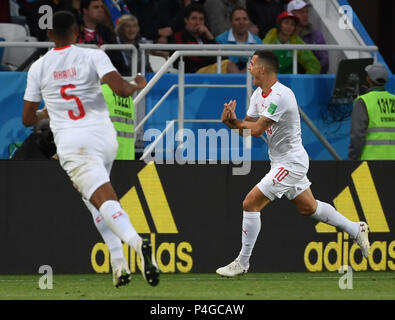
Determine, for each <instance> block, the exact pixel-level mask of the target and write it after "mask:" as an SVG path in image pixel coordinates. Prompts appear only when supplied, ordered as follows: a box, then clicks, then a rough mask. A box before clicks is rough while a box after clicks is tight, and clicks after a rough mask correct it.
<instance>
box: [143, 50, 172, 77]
mask: <svg viewBox="0 0 395 320" xmlns="http://www.w3.org/2000/svg"><path fill="white" fill-rule="evenodd" d="M148 57H149V63H150V65H151V68H152V71H153V72H158V71H159V69H160V68H161V67H162V66H163V65H164V64H165V63H166V61H167V60H166V58H164V57H160V56H155V55H152V54H150V55H148ZM167 72H170V73H177V70H176V69H174V68H172V67H170V68H169V69H167Z"/></svg>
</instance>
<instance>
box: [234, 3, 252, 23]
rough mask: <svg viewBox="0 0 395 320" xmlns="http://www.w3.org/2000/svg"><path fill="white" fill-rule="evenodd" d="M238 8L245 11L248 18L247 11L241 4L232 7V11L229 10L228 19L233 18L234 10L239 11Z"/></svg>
mask: <svg viewBox="0 0 395 320" xmlns="http://www.w3.org/2000/svg"><path fill="white" fill-rule="evenodd" d="M239 10H242V11H244V12H245V13H247V17H248V19H249V18H250V17H249V15H248V11H247V9H246V8H244V7H241V6H237V7H234V8H233V9H232V11H231V12H230V21H232V19H233V14H234V13H235V11H239Z"/></svg>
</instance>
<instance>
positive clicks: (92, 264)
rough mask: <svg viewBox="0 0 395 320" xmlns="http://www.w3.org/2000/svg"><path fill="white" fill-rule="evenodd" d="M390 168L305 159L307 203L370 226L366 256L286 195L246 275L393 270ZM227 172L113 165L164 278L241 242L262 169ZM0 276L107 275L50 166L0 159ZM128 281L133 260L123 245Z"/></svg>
mask: <svg viewBox="0 0 395 320" xmlns="http://www.w3.org/2000/svg"><path fill="white" fill-rule="evenodd" d="M393 167H394V163H393V162H392V161H369V162H351V161H342V162H336V161H312V162H311V163H310V170H309V174H308V177H309V179H310V181H311V182H312V186H311V188H312V191H313V193H314V195H315V197H316V198H317V199H319V200H321V201H325V202H328V203H330V204H332V205H334V206H335V207H336V209H337V210H338V211H340V212H341V213H342V214H343V215H345V216H346V217H348V218H349V219H351V220H353V221H366V222H367V223H368V224H369V226H370V234H369V236H370V242H371V253H372V254H371V256H370V257H369V259H366V258H363V257H362V254H361V252H360V250H359V248H358V247H357V246H356V245H355V244H354V243H353V242H352V240H351V239H349V238H348V236H347V234H344V233H342V232H339V230H336V229H335V228H334V227H331V226H328V225H325V224H323V223H317V221H316V220H313V219H311V218H308V217H303V216H301V215H300V214H299V213H298V212H297V210H296V208H295V207H294V205H293V204H292V203H291V202H290V201H288V200H287V199H286V198H285V197H284V199H281V200H276V201H274V202H273V203H271V204H270V205H269V206H268V207H266V208H265V209H264V210H263V213H262V219H261V220H262V228H261V232H260V235H259V237H258V239H257V242H256V246H255V249H254V252H253V256H252V257H251V268H250V270H249V272H273V271H284V272H287V271H299V272H300V271H308V272H319V271H336V272H337V271H338V270H339V268H340V267H341V266H342V265H350V266H351V267H352V269H353V270H355V271H364V270H371V271H381V270H383V271H384V270H395V215H394V214H393V213H394V211H395V202H394V200H393V199H394V196H393V187H392V184H393V181H394V179H395V172H394V170H393ZM269 168H270V163H269V162H266V161H262V162H258V161H257V162H252V166H251V173H250V174H249V175H246V176H234V175H232V167H231V166H230V165H219V164H218V165H187V164H186V165H155V164H153V163H151V164H146V163H144V162H140V161H116V162H115V163H114V167H113V171H112V177H111V178H112V182H113V185H114V188H115V190H116V191H117V193H118V195H119V198H120V201H121V203H122V206H123V207H124V208H125V210H126V212H127V213H128V214H129V217H130V220H131V222H132V223H133V225H134V226H135V228H136V230H137V232H139V233H140V234H142V235H145V236H149V237H150V238H151V241H152V244H153V250H154V252H155V255H156V258H157V262H158V264H159V267H160V269H161V271H162V272H164V273H173V272H175V273H188V272H215V270H216V268H217V267H218V266H221V265H223V264H224V263H226V262H229V261H230V260H232V259H234V258H235V256H236V255H237V254H238V252H239V250H240V247H241V243H240V241H241V240H240V239H241V221H242V201H243V199H244V197H245V195H246V194H247V193H248V191H249V190H250V189H251V188H252V187H253V186H254V185H255V184H256V183H257V182H258V181H259V180H260V179H261V178H262V177H263V176H264V175H265V174H266V173H267V172H268V171H269ZM0 176H1V177H2V179H1V180H0V197H1V199H0V254H1V258H2V263H1V264H0V273H15V274H18V273H19V274H20V273H35V272H36V271H37V270H38V267H39V266H41V265H51V266H52V268H53V271H54V272H56V273H106V272H110V271H111V270H110V257H109V252H108V248H107V246H106V245H105V244H104V243H103V240H102V239H101V238H100V235H99V233H98V232H97V230H96V228H95V226H94V224H93V221H92V217H91V215H90V213H89V211H88V210H87V209H86V208H85V206H84V204H83V202H82V201H81V198H80V195H79V193H78V192H77V191H76V190H75V189H74V188H73V187H72V184H71V182H70V181H69V179H68V177H67V176H66V174H65V173H64V171H63V170H62V169H61V167H60V166H59V164H58V163H57V162H56V161H10V160H2V161H0ZM124 252H125V256H126V258H127V260H128V262H129V265H130V269H131V271H132V272H133V273H138V272H139V264H140V261H139V259H138V258H137V256H136V253H135V252H134V250H133V249H130V248H129V247H127V246H126V245H124Z"/></svg>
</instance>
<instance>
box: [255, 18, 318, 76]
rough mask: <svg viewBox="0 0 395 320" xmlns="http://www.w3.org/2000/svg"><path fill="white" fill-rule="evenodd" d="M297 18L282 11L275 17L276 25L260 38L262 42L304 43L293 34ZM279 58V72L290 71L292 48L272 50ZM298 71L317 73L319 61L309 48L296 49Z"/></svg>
mask: <svg viewBox="0 0 395 320" xmlns="http://www.w3.org/2000/svg"><path fill="white" fill-rule="evenodd" d="M296 23H297V18H296V17H295V16H294V15H293V14H292V13H290V12H286V11H284V12H282V13H280V15H279V16H278V17H277V27H276V28H273V29H271V30H269V32H268V33H267V34H266V36H265V38H264V39H263V40H262V43H264V44H304V43H305V42H304V41H303V40H302V39H301V38H300V37H299V36H297V35H296V34H295V30H296ZM273 53H275V54H276V55H277V57H278V60H279V71H278V72H279V73H292V67H293V52H292V50H273ZM298 70H299V71H298V72H299V73H312V74H319V73H320V72H321V65H320V62H319V61H318V60H317V58H316V57H315V55H314V54H313V52H312V51H311V50H303V51H302V50H298Z"/></svg>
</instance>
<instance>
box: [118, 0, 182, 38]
mask: <svg viewBox="0 0 395 320" xmlns="http://www.w3.org/2000/svg"><path fill="white" fill-rule="evenodd" d="M174 1H176V0H174ZM126 4H127V6H128V8H129V11H130V13H131V14H133V15H134V16H136V18H137V19H138V20H139V25H140V30H141V36H142V37H144V38H146V39H148V40H151V41H153V42H158V43H166V39H167V38H168V37H170V36H171V35H172V34H173V32H172V29H171V28H170V27H168V26H167V27H162V26H161V25H160V16H161V12H160V11H159V9H158V8H159V7H158V2H157V1H156V0H126ZM173 14H174V13H173Z"/></svg>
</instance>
